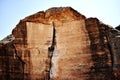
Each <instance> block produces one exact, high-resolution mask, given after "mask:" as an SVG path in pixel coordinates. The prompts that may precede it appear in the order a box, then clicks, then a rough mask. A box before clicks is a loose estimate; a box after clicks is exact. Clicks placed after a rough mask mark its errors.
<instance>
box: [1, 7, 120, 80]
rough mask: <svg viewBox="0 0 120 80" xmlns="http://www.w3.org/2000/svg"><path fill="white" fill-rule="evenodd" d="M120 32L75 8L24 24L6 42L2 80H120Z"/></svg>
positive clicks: (40, 15) (44, 14)
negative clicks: (87, 16)
mask: <svg viewBox="0 0 120 80" xmlns="http://www.w3.org/2000/svg"><path fill="white" fill-rule="evenodd" d="M119 42H120V32H119V31H118V30H116V29H113V28H111V27H109V26H107V25H105V24H103V23H101V22H100V21H99V20H98V19H97V18H86V17H85V16H83V15H81V14H80V13H78V12H77V11H75V10H74V9H72V8H70V7H59V8H50V9H48V10H46V11H45V12H44V11H41V12H38V13H36V14H33V15H31V16H28V17H26V18H25V19H23V20H21V21H20V22H19V24H18V25H17V26H16V27H15V28H14V30H13V31H12V35H10V36H8V37H7V38H5V39H4V40H2V41H1V42H0V80H119V79H120V43H119Z"/></svg>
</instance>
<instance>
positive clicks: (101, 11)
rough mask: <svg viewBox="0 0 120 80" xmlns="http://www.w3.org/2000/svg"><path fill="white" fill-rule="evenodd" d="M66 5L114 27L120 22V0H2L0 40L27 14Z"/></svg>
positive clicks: (0, 4)
mask: <svg viewBox="0 0 120 80" xmlns="http://www.w3.org/2000/svg"><path fill="white" fill-rule="evenodd" d="M65 6H71V7H72V8H74V9H75V10H77V11H79V12H80V13H81V14H83V15H85V16H86V17H97V18H98V19H99V20H101V21H102V22H103V23H105V24H108V25H111V26H113V27H116V26H118V25H119V24H120V0H0V40H1V39H3V38H4V37H6V36H7V35H9V34H11V31H12V29H13V28H15V26H16V25H17V24H18V22H19V20H21V19H23V18H25V17H26V16H29V15H31V14H34V13H36V12H38V11H43V10H46V9H48V8H51V7H65Z"/></svg>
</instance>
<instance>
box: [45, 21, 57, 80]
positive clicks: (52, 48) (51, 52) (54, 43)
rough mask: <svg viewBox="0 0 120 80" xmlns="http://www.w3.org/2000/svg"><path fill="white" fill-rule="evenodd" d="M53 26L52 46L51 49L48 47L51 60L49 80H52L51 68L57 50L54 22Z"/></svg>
mask: <svg viewBox="0 0 120 80" xmlns="http://www.w3.org/2000/svg"><path fill="white" fill-rule="evenodd" d="M52 25H53V36H52V44H51V46H50V47H48V59H49V62H48V63H49V68H48V74H47V80H51V77H50V74H51V71H52V70H51V68H52V57H53V52H54V50H55V45H56V40H55V37H56V36H55V33H56V31H55V25H54V22H53V23H52Z"/></svg>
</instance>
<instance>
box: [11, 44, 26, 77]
mask: <svg viewBox="0 0 120 80" xmlns="http://www.w3.org/2000/svg"><path fill="white" fill-rule="evenodd" d="M12 46H13V49H14V54H15V57H16V58H17V59H18V60H19V61H20V62H21V65H22V68H21V69H22V72H21V75H22V76H21V79H24V64H25V62H24V61H23V60H22V59H21V57H20V56H18V54H17V50H16V47H15V45H14V44H13V43H12ZM16 66H17V65H16ZM19 67H20V65H19Z"/></svg>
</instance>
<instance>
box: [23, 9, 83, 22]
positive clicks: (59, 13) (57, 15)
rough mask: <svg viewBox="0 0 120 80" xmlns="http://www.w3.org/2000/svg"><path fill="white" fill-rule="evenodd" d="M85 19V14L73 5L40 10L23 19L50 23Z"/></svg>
mask: <svg viewBox="0 0 120 80" xmlns="http://www.w3.org/2000/svg"><path fill="white" fill-rule="evenodd" d="M79 19H85V16H84V15H82V14H80V13H79V12H77V11H76V10H74V9H72V8H71V7H53V8H50V9H48V10H46V11H45V12H44V11H40V12H38V13H35V14H33V15H30V16H28V17H26V18H25V19H23V20H22V21H27V22H40V23H50V22H52V21H71V20H79Z"/></svg>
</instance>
